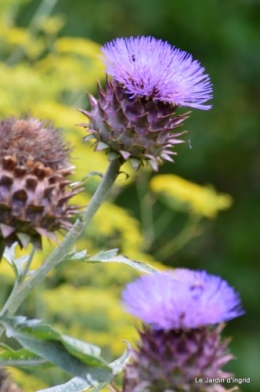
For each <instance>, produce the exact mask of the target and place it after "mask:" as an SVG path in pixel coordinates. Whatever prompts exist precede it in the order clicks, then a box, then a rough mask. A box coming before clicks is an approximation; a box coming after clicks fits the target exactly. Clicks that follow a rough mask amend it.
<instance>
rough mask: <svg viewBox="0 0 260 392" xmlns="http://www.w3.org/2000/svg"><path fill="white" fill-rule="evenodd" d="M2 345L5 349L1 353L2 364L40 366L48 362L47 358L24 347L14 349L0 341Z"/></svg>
mask: <svg viewBox="0 0 260 392" xmlns="http://www.w3.org/2000/svg"><path fill="white" fill-rule="evenodd" d="M0 347H1V348H2V349H3V350H4V351H3V352H1V353H0V366H23V367H24V366H29V367H30V368H31V367H32V366H39V365H41V366H42V365H45V364H48V362H47V361H46V360H45V359H42V358H40V357H39V356H37V355H35V354H33V353H32V352H30V351H28V350H26V349H25V348H22V349H20V350H13V349H12V348H11V347H9V346H7V345H6V344H3V343H0Z"/></svg>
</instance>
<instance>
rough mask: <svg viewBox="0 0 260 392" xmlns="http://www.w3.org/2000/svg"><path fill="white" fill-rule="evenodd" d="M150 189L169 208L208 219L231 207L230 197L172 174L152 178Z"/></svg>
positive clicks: (210, 187) (208, 186) (207, 186)
mask: <svg viewBox="0 0 260 392" xmlns="http://www.w3.org/2000/svg"><path fill="white" fill-rule="evenodd" d="M150 188H151V190H152V191H153V192H154V193H156V194H157V195H158V196H159V198H160V200H162V201H163V202H164V203H165V204H166V205H167V206H168V207H169V208H171V209H174V210H181V211H186V212H190V213H194V214H197V215H202V216H205V217H206V218H210V219H212V218H215V217H216V216H217V214H218V212H219V211H220V210H226V209H228V208H229V207H230V206H231V205H232V197H231V196H230V195H228V194H225V193H218V192H216V191H215V189H214V188H213V186H211V185H206V186H201V185H198V184H195V183H193V182H190V181H187V180H185V179H184V178H181V177H179V176H176V175H174V174H162V175H156V176H154V177H153V178H152V180H151V181H150Z"/></svg>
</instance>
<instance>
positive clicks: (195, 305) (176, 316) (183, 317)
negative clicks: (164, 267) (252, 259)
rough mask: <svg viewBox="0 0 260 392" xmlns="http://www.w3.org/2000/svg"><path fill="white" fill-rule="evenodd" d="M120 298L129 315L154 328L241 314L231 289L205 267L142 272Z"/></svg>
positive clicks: (208, 322) (178, 326)
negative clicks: (202, 269)
mask: <svg viewBox="0 0 260 392" xmlns="http://www.w3.org/2000/svg"><path fill="white" fill-rule="evenodd" d="M122 298H123V303H124V305H125V307H126V309H127V310H128V311H129V312H130V313H131V314H132V315H134V316H135V317H138V318H140V319H141V320H142V321H143V322H145V323H147V324H150V325H152V327H153V328H154V329H162V330H173V329H186V328H198V327H201V326H207V325H212V324H218V323H221V322H223V321H227V320H230V319H232V318H235V317H238V316H240V315H241V314H243V310H242V309H241V303H240V299H239V296H238V294H237V293H236V292H235V291H234V289H233V288H232V287H230V286H229V285H228V283H227V282H226V281H224V280H222V279H221V278H220V277H218V276H214V275H209V274H207V273H206V272H205V271H191V270H188V269H176V270H174V271H173V273H172V272H168V273H158V274H154V275H145V276H142V277H141V278H139V279H137V280H135V281H134V282H132V283H129V284H128V285H127V287H126V289H125V290H124V292H123V294H122Z"/></svg>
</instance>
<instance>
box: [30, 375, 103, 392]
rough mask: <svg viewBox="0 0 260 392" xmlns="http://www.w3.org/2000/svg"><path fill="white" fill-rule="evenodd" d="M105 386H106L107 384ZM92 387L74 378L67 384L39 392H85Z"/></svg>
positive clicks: (80, 379) (78, 378)
mask: <svg viewBox="0 0 260 392" xmlns="http://www.w3.org/2000/svg"><path fill="white" fill-rule="evenodd" d="M99 385H100V384H99ZM104 385H106V383H105V384H104ZM92 386H93V384H91V383H90V382H88V381H85V380H82V378H80V377H74V378H72V379H71V380H70V381H68V382H66V383H65V384H62V385H57V386H55V387H51V388H47V389H41V390H40V391H37V392H83V391H85V390H86V389H89V388H90V387H92Z"/></svg>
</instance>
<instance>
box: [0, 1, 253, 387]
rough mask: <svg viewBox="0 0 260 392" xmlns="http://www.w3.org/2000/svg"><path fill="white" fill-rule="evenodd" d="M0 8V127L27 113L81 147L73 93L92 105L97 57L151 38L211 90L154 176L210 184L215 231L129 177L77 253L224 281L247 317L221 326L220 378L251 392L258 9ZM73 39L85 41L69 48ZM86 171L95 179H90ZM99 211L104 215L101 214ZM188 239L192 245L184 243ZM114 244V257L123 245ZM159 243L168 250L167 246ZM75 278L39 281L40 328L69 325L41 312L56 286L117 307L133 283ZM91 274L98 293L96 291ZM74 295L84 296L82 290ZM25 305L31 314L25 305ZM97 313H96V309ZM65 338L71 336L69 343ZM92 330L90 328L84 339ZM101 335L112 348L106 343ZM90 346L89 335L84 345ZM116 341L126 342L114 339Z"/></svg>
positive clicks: (111, 4) (166, 5) (67, 274)
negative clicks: (124, 41)
mask: <svg viewBox="0 0 260 392" xmlns="http://www.w3.org/2000/svg"><path fill="white" fill-rule="evenodd" d="M1 2H2V10H1V18H2V38H1V40H0V55H1V61H2V63H3V67H1V68H0V73H1V78H2V82H1V83H0V88H1V89H2V91H1V98H0V112H1V115H2V117H6V116H8V115H10V114H14V115H18V114H20V113H25V112H26V110H30V111H31V112H32V113H33V114H34V115H40V116H46V117H48V118H51V119H53V120H54V121H55V123H56V124H57V125H61V126H63V127H64V128H65V131H66V132H67V134H68V136H69V137H71V138H72V141H73V142H74V143H75V144H77V143H80V139H81V137H82V136H83V135H84V131H82V130H79V128H76V127H74V128H73V124H75V123H76V122H82V121H84V120H83V119H82V116H81V115H80V114H78V113H77V112H76V110H75V108H76V107H82V108H85V107H87V99H86V98H85V96H84V91H86V90H88V91H91V92H92V93H93V94H95V92H96V89H95V81H96V78H102V69H103V67H102V65H101V64H100V62H98V60H96V58H97V55H98V45H100V44H104V43H105V42H107V41H109V40H111V39H113V38H116V37H124V36H131V35H133V36H137V35H152V36H154V37H156V38H161V39H163V40H167V41H168V42H169V43H171V44H172V45H174V46H176V47H178V48H180V49H182V50H185V51H187V52H189V53H191V54H192V55H193V56H194V58H195V59H198V60H199V61H200V62H201V63H202V65H203V66H204V67H205V68H206V72H207V73H208V74H209V75H210V77H211V80H212V83H213V89H214V99H213V100H212V104H213V108H212V110H210V111H208V112H204V111H196V110H193V112H192V114H191V116H190V118H189V119H188V120H187V121H186V123H185V126H184V127H185V129H188V130H189V133H188V134H187V135H185V138H186V141H187V143H185V144H183V145H181V146H179V147H178V148H177V152H178V156H177V157H176V159H175V163H174V164H169V163H165V164H164V165H163V166H161V167H160V171H159V174H160V175H161V174H170V173H172V174H175V175H177V176H180V177H183V178H185V179H186V180H189V181H191V182H194V183H197V184H201V185H203V186H204V185H207V184H212V185H213V186H214V188H216V189H217V190H218V191H219V192H222V193H224V194H226V193H227V194H229V195H231V196H232V198H233V205H232V206H231V208H229V209H228V210H227V211H224V212H221V213H220V214H219V215H218V217H217V219H207V217H206V218H203V219H202V215H203V214H201V216H200V215H198V214H196V213H194V211H190V209H189V210H188V209H187V208H188V207H187V205H186V204H185V206H186V207H187V208H186V213H185V211H184V210H185V206H184V207H183V205H182V206H180V205H179V204H178V200H177V201H176V200H175V199H174V200H175V203H169V195H168V198H165V197H159V198H157V197H156V196H155V194H152V193H151V192H150V191H149V185H148V183H149V179H150V177H151V176H153V174H152V173H151V172H150V171H148V170H145V171H142V172H140V173H139V174H138V175H137V179H136V181H135V182H132V183H131V181H130V183H129V184H128V185H127V186H126V187H124V185H125V184H124V182H123V181H122V182H121V183H119V184H118V185H117V187H116V190H115V192H114V195H112V196H113V200H114V203H113V207H114V208H115V209H116V210H115V211H114V214H115V216H118V223H114V226H115V227H114V229H113V230H112V229H111V228H109V227H110V226H109V225H108V226H109V227H108V229H107V231H106V230H104V228H103V229H102V227H104V219H105V218H100V219H101V220H100V222H98V221H96V226H95V225H94V226H93V227H92V231H89V232H88V239H87V240H86V241H85V244H84V246H85V245H86V243H87V246H88V247H89V248H90V249H92V248H93V249H95V250H96V249H100V248H101V249H102V248H106V249H109V247H110V248H111V247H118V246H119V247H120V248H121V251H122V252H123V253H124V254H126V255H127V256H129V257H133V258H134V257H135V258H136V259H138V258H139V260H141V258H142V259H143V260H146V261H151V262H153V260H154V261H155V260H156V261H157V262H161V263H164V264H166V265H168V266H171V267H189V268H194V269H206V270H207V271H208V272H211V273H214V274H217V275H221V276H222V277H223V278H225V279H226V280H228V281H229V282H230V284H232V285H233V286H234V287H235V288H236V290H237V291H239V292H240V293H241V298H242V302H243V306H244V308H245V310H246V314H245V315H244V316H243V317H241V318H239V319H237V320H234V321H231V322H230V323H229V325H228V326H227V328H226V335H227V336H232V337H233V340H232V342H231V349H232V352H233V354H234V355H235V357H236V360H234V361H232V362H231V363H230V365H229V366H228V370H230V371H232V372H234V373H235V374H236V376H237V377H239V378H243V377H251V383H250V384H248V385H247V384H244V385H242V387H241V390H242V391H245V392H246V391H248V392H249V391H250V392H251V391H252V392H253V391H255V392H256V391H259V390H260V372H259V368H260V307H259V304H260V285H259V279H260V267H259V255H260V250H259V234H260V229H259V225H260V223H259V222H260V202H259V196H260V181H259V180H260V155H259V147H260V136H259V132H260V129H259V128H260V127H259V124H260V114H259V107H260V93H259V91H260V46H259V39H260V2H259V1H257V0H236V1H235V0H229V1H225V2H224V1H220V0H218V1H217V0H197V1H196V2H195V1H191V0H160V1H158V0H142V1H140V0H120V1H119V0H73V1H69V0H56V1H54V0H48V1H47V0H45V1H38V0H36V1H29V0H27V1H26V0H23V1H22V0H21V1H17V0H11V1H9V0H1ZM46 18H47V19H46ZM17 28H19V29H18V30H17ZM23 34H27V36H25V35H23ZM63 37H70V38H66V39H65V38H63ZM79 37H80V38H84V40H80V39H78V38H79ZM85 39H87V41H86V40H85ZM66 40H67V41H66ZM89 40H90V41H89ZM95 43H96V44H97V45H95ZM71 54H72V55H71ZM63 83H64V84H63ZM18 101H19V102H18ZM26 108H27V109H26ZM64 119H66V122H65V121H64ZM81 148H82V147H81ZM89 151H90V150H89ZM83 154H84V152H83ZM89 154H91V153H90V152H89ZM75 155H77V154H75ZM96 155H98V158H92V155H91V158H90V160H91V162H92V163H91V164H90V163H88V164H86V165H84V163H83V162H82V161H81V160H80V162H78V163H79V165H80V171H79V176H78V178H81V177H83V175H84V170H85V169H86V170H87V172H88V171H91V170H98V171H102V170H103V168H104V167H105V164H106V158H105V157H104V156H103V155H102V153H97V154H96ZM93 157H94V155H93ZM93 159H94V161H93ZM95 159H96V161H95ZM75 163H76V164H78V163H77V161H75ZM95 163H97V165H98V167H93V168H92V166H95ZM91 165H92V166H91ZM100 167H102V169H101V168H100ZM129 173H132V172H130V171H129ZM132 175H133V176H134V174H132ZM95 181H96V180H91V181H90V183H89V184H88V185H86V188H87V189H86V190H87V191H88V192H89V193H90V194H91V193H92V192H93V189H94V187H95V186H96V182H95ZM166 193H167V192H166ZM164 196H165V195H164ZM166 199H167V200H166ZM137 200H138V202H137ZM85 202H86V200H85ZM111 202H112V199H111ZM202 203H203V202H202ZM83 204H84V202H83ZM173 204H174V205H173ZM110 207H111V206H110ZM110 207H109V206H108V210H109V208H110ZM226 207H227V206H226ZM223 208H224V207H223ZM169 209H170V210H171V211H172V213H171V214H169ZM220 209H221V208H220ZM151 211H153V218H151V219H150V220H149V219H147V217H149V216H151ZM183 211H184V212H183ZM187 211H189V212H187ZM213 215H214V214H213ZM212 217H213V216H212ZM109 219H110V218H109V215H108V218H107V220H105V221H106V222H108V221H109ZM120 222H121V223H120ZM102 230H103V232H102ZM180 232H182V233H184V234H183V236H182V237H181V236H179V237H178V233H180ZM100 233H101V234H102V235H100ZM176 236H177V237H178V238H177V241H176ZM97 238H98V239H97ZM138 238H139V239H138ZM174 238H175V241H174ZM189 239H191V240H190V241H189V242H188V240H189ZM123 241H125V247H124V245H122V242H123ZM127 241H128V242H127ZM129 241H130V242H129ZM131 241H132V242H131ZM186 242H187V244H185V243H186ZM169 243H170V244H171V245H172V246H169V245H167V244H169ZM133 249H135V251H134V250H133ZM137 249H138V251H137ZM138 252H139V253H138ZM75 268H76V267H74V266H73V268H72V267H71V266H68V267H67V268H63V269H62V268H59V270H58V272H57V273H56V275H55V276H52V277H50V278H49V281H48V282H47V283H46V285H47V286H46V287H47V289H48V290H49V291H48V290H47V291H48V292H45V294H44V295H43V296H42V297H41V301H42V303H48V298H49V297H50V302H49V306H47V307H46V308H44V309H45V313H46V314H44V312H42V311H40V310H39V308H40V307H39V306H38V307H37V306H36V309H38V314H39V317H43V316H46V317H45V318H47V319H49V320H51V321H52V322H56V324H57V325H61V328H64V325H67V324H69V321H68V320H66V317H65V318H64V316H63V317H61V316H60V318H59V314H58V313H59V312H57V306H58V305H57V306H56V308H55V306H54V305H53V303H52V302H51V298H52V301H53V298H54V297H53V295H52V292H51V289H53V288H55V287H56V290H59V292H58V291H56V294H55V298H56V301H58V298H60V296H62V298H63V296H64V295H65V293H67V292H68V290H67V291H66V286H65V285H66V284H68V283H67V282H70V284H71V285H72V286H73V287H74V288H77V287H81V286H82V285H84V286H86V283H88V284H89V285H90V286H93V288H92V289H91V290H95V289H97V288H98V287H103V290H104V291H106V289H107V290H112V293H113V296H115V298H116V296H118V294H119V292H120V288H121V287H123V285H124V283H125V282H126V281H129V280H130V279H131V278H133V276H134V273H133V272H130V271H128V270H127V272H124V271H122V270H124V268H128V267H124V266H121V267H120V268H118V267H117V268H118V269H117V270H113V271H112V270H111V269H108V268H107V266H106V271H105V272H102V268H103V269H104V267H102V266H101V267H98V268H99V269H98V271H97V270H96V269H93V270H92V272H91V274H92V275H91V274H90V275H88V276H93V277H94V278H93V280H91V279H90V278H88V279H87V280H85V281H84V282H81V279H82V273H83V272H82V271H83V267H81V266H79V267H77V268H80V274H79V273H78V275H77V273H76V271H75ZM95 268H97V267H95ZM86 271H87V270H86ZM87 273H88V274H89V272H87ZM97 274H98V277H99V278H98V279H99V281H98V283H97V281H96V280H95V279H96V277H97ZM102 274H103V275H102ZM107 274H108V275H109V274H110V275H109V276H107ZM120 274H122V276H121V275H120ZM124 274H125V275H124ZM102 278H103V280H102ZM93 282H95V283H93ZM99 284H100V286H99ZM46 287H45V289H46ZM57 287H58V288H57ZM111 287H112V288H111ZM70 290H71V289H70ZM82 290H83V289H82ZM84 290H86V295H87V290H88V289H87V288H86V289H85V288H84ZM89 290H90V289H89ZM99 290H100V289H99ZM7 291H8V290H7ZM82 293H83V291H82ZM83 294H84V293H83ZM83 294H82V295H83ZM90 295H93V292H91V294H90ZM104 295H105V294H104ZM3 296H4V295H3ZM48 296H49V297H48ZM56 296H57V297H56ZM72 296H73V295H72ZM99 296H100V294H99ZM76 297H77V299H78V295H77V296H73V298H74V299H76ZM100 298H101V297H100ZM44 301H45V302H44ZM101 302H102V301H101ZM108 302H109V301H108ZM51 303H52V306H51V305H50V304H51ZM116 303H117V302H116V300H114V302H111V303H110V305H109V303H108V306H110V307H112V308H113V306H115V313H116V312H117V310H116V309H117V308H116V306H117V305H116ZM29 304H31V306H32V309H33V310H32V314H33V312H35V304H34V302H33V300H31V302H29ZM32 304H33V305H32ZM113 304H114V305H113ZM71 306H72V308H73V307H74V309H75V308H78V307H79V305H77V304H76V303H75V304H71ZM102 306H105V305H104V303H103V305H102ZM86 307H87V304H86ZM55 309H56V310H55ZM41 310H42V308H41ZM27 311H28V307H27ZM118 312H119V310H118ZM61 313H62V311H61ZM68 313H69V311H67V314H68ZM94 313H95V312H94V310H93V314H94ZM71 314H72V313H71ZM118 314H119V313H118ZM122 315H123V316H120V317H125V314H124V313H122ZM70 316H71V315H70ZM110 316H111V315H110ZM110 316H109V315H108V316H107V317H108V318H109V317H110ZM71 317H76V315H72V316H71ZM78 317H80V316H78ZM111 317H112V318H113V317H115V319H116V320H117V323H116V325H118V318H116V316H114V315H112V316H111ZM111 317H110V318H111ZM129 320H130V319H127V322H126V324H125V325H124V326H123V327H122V328H123V329H124V328H125V329H124V330H125V331H126V332H127V331H128V328H129V331H128V332H127V333H129V335H131V334H133V336H134V333H133V332H132V330H131V331H130V327H129V323H130V321H129ZM122 322H123V321H122ZM66 323H67V324H66ZM82 323H83V325H85V324H84V323H87V321H86V320H83V321H82ZM98 323H99V324H100V323H101V324H102V319H101V320H98V321H97V322H96V325H99V324H98ZM62 325H63V327H62ZM76 329H77V328H76V327H75V328H74V330H75V331H74V332H75V334H77V331H76ZM90 329H91V326H90ZM95 329H97V327H96V326H95V328H94V329H93V330H95ZM102 329H103V330H104V336H103V335H99V338H97V343H98V344H101V345H102V344H103V346H106V345H107V346H109V344H110V343H111V344H112V341H111V342H106V334H105V332H106V329H104V325H100V330H101V331H102ZM110 329H112V327H110ZM79 331H81V329H80V328H79ZM111 333H112V335H113V334H114V338H115V339H116V337H117V336H118V335H117V334H116V331H115V330H114V332H113V331H112V332H111ZM101 336H102V337H101ZM131 337H132V335H131ZM91 338H92V335H90V337H89V339H91ZM120 338H125V339H128V338H129V339H130V337H128V336H124V337H123V336H121V335H120ZM102 339H103V340H102ZM130 340H131V339H130ZM117 344H118V342H117ZM107 349H108V348H107ZM120 350H121V351H122V350H123V346H122V345H121V346H120V347H119V349H118V350H117V349H115V350H114V353H116V354H120ZM107 355H109V354H107ZM54 378H55V377H54Z"/></svg>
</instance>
